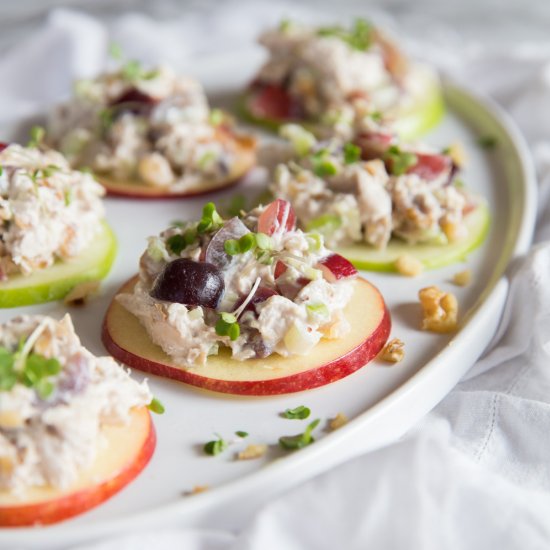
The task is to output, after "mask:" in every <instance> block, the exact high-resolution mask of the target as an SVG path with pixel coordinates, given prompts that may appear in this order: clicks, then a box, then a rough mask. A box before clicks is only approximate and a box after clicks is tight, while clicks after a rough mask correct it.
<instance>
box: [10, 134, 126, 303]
mask: <svg viewBox="0 0 550 550" xmlns="http://www.w3.org/2000/svg"><path fill="white" fill-rule="evenodd" d="M36 137H37V136H35V137H34V138H33V140H32V141H31V143H30V146H28V147H22V146H20V145H16V144H10V145H6V144H2V145H0V307H14V306H23V305H28V304H36V303H40V302H46V301H50V300H58V299H60V298H63V297H64V296H66V295H67V294H68V293H69V292H70V291H71V290H73V289H74V288H75V287H76V286H77V285H79V284H81V283H84V282H88V281H98V280H99V279H102V278H103V277H105V276H106V275H107V273H108V272H109V269H110V268H111V264H112V263H113V260H114V256H115V252H116V242H115V238H114V235H113V233H112V232H111V229H110V228H109V226H108V225H107V223H106V222H105V219H104V218H105V210H104V207H103V203H102V200H101V199H102V196H103V195H104V193H105V192H104V189H103V187H102V186H101V185H99V183H97V182H96V181H95V180H94V179H93V177H92V176H91V175H90V174H87V173H84V172H79V171H77V170H73V169H71V167H70V166H69V164H68V163H67V161H66V159H65V158H64V157H63V156H62V155H61V154H60V153H57V152H55V151H53V150H42V149H40V148H39V147H38V143H37V141H38V140H37V139H35V138H36Z"/></svg>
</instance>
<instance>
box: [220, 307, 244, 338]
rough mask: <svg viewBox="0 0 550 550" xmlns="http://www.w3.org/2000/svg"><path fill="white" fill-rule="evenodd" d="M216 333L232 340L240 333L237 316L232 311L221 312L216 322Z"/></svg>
mask: <svg viewBox="0 0 550 550" xmlns="http://www.w3.org/2000/svg"><path fill="white" fill-rule="evenodd" d="M216 334H218V335H219V336H229V339H230V340H232V341H234V340H236V339H237V338H238V337H239V336H240V334H241V327H240V326H239V323H238V322H237V317H236V316H235V315H233V314H232V313H227V312H222V313H220V317H219V319H218V321H217V322H216Z"/></svg>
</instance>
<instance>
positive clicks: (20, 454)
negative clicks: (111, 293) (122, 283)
mask: <svg viewBox="0 0 550 550" xmlns="http://www.w3.org/2000/svg"><path fill="white" fill-rule="evenodd" d="M155 402H156V400H153V398H152V395H151V393H150V391H149V389H148V387H147V383H146V382H142V383H141V384H138V383H137V382H135V381H134V380H132V379H131V378H130V376H129V374H128V372H126V371H125V370H124V369H123V368H122V367H120V366H119V365H118V364H117V363H116V362H115V361H114V359H112V358H111V357H96V356H94V355H93V354H92V353H90V352H89V351H88V350H87V349H86V348H84V347H83V346H82V345H81V343H80V340H79V338H78V336H77V335H76V334H75V331H74V328H73V325H72V322H71V319H70V317H69V316H68V315H66V316H65V317H64V318H63V319H61V320H60V321H58V320H56V319H53V318H51V317H44V316H39V315H34V316H28V315H25V316H20V317H16V318H14V319H12V320H11V321H8V322H5V323H3V324H1V325H0V526H1V527H18V526H25V525H36V524H49V523H54V522H57V521H60V520H62V519H65V518H68V517H71V516H74V515H76V514H79V513H81V512H84V511H85V510H88V509H90V508H92V507H94V506H96V505H98V504H100V503H101V502H103V501H104V500H106V499H107V498H109V497H110V496H111V495H113V494H114V493H116V492H117V491H119V490H120V489H121V488H122V487H124V486H125V485H126V484H128V483H129V482H130V481H132V480H133V479H134V478H135V477H136V476H137V475H138V474H139V473H140V472H141V470H142V469H143V468H144V467H145V466H146V464H147V463H148V461H149V459H150V458H151V455H152V454H153V451H154V448H155V441H156V439H155V430H154V427H153V424H152V422H151V418H150V414H149V411H148V410H147V408H148V406H149V407H151V408H155V407H154V403H155Z"/></svg>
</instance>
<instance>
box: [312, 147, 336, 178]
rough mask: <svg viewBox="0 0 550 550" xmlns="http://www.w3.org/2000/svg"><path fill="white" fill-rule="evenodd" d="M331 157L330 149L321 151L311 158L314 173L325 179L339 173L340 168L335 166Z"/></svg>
mask: <svg viewBox="0 0 550 550" xmlns="http://www.w3.org/2000/svg"><path fill="white" fill-rule="evenodd" d="M329 155H330V152H329V150H328V149H321V150H319V151H317V152H316V153H314V154H313V155H312V156H311V164H312V165H313V172H314V174H315V175H316V176H319V177H320V178H324V177H327V176H334V175H336V174H337V173H338V167H337V166H336V164H334V161H333V160H332V159H331V158H330V156H329Z"/></svg>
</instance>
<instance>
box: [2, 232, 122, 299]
mask: <svg viewBox="0 0 550 550" xmlns="http://www.w3.org/2000/svg"><path fill="white" fill-rule="evenodd" d="M115 255H116V239H115V236H114V234H113V232H112V230H111V228H110V227H109V226H108V225H107V223H106V222H102V223H101V228H100V231H99V232H98V234H97V235H96V236H95V237H94V239H93V241H92V242H91V244H90V246H89V247H88V248H87V249H86V250H85V251H84V252H82V253H81V254H79V255H78V256H75V257H74V258H70V259H69V260H66V261H58V262H56V263H55V264H54V265H52V266H51V267H48V268H46V269H42V270H39V271H36V272H35V273H32V274H31V275H29V276H23V275H15V276H13V277H10V278H9V279H8V280H7V281H5V282H2V283H0V308H3V307H18V306H26V305H30V304H39V303H42V302H51V301H53V300H60V299H61V298H63V297H64V296H66V295H67V294H68V293H69V292H70V291H71V290H72V289H73V288H74V287H75V286H76V285H78V284H80V283H83V282H86V281H97V280H99V279H103V278H104V277H105V276H106V275H107V273H109V270H110V269H111V266H112V264H113V261H114V259H115Z"/></svg>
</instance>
